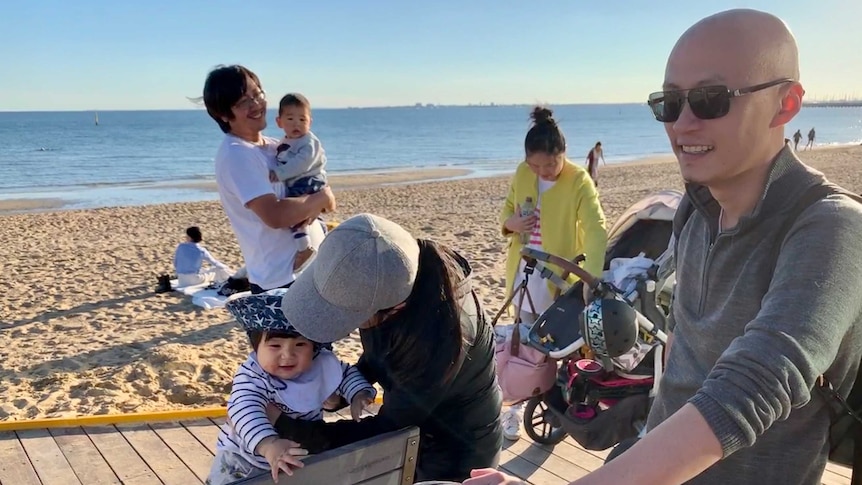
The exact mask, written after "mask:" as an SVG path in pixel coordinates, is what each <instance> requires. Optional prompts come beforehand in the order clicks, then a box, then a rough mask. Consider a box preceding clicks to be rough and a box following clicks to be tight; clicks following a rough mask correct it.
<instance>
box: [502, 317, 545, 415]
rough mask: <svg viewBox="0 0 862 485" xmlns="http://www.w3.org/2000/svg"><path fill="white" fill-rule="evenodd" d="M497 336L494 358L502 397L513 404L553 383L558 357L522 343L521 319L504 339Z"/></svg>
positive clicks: (538, 392) (537, 393)
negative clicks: (556, 358)
mask: <svg viewBox="0 0 862 485" xmlns="http://www.w3.org/2000/svg"><path fill="white" fill-rule="evenodd" d="M500 340H501V339H499V338H498V339H497V342H496V349H495V358H496V367H497V382H498V383H499V385H500V389H501V390H502V391H503V401H504V403H507V404H514V403H518V402H521V401H525V400H527V399H529V398H531V397H533V396H536V395H539V394H542V393H543V392H545V391H547V390H548V389H550V388H551V386H553V385H554V382H555V381H556V378H557V361H556V360H554V359H551V358H550V357H548V356H547V355H545V354H543V353H542V352H540V351H538V350H536V349H534V348H532V347H530V346H528V345H522V344H521V332H520V319H518V320H517V321H516V322H515V324H514V328H513V329H512V332H511V333H509V334H508V335H507V336H506V339H505V340H504V341H500Z"/></svg>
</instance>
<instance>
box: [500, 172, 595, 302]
mask: <svg viewBox="0 0 862 485" xmlns="http://www.w3.org/2000/svg"><path fill="white" fill-rule="evenodd" d="M538 192H539V179H538V176H537V175H536V174H535V173H533V171H532V170H530V167H529V166H528V165H527V164H526V162H521V164H520V165H518V168H517V169H516V170H515V175H514V177H512V181H511V184H510V185H509V195H508V196H507V197H506V203H505V204H504V205H503V210H502V211H501V212H500V227H501V229H502V233H503V235H504V236H508V237H509V243H508V245H509V246H508V253H507V260H506V296H507V297H508V296H509V295H510V294H511V293H512V290H513V289H514V288H512V286H513V285H514V281H515V273H516V272H517V271H518V265H519V262H520V259H521V256H520V251H521V248H523V247H524V245H523V244H521V240H520V238H518V237H517V234H514V233H512V232H511V231H509V230H508V229H506V227H505V223H506V220H507V219H508V218H509V217H511V216H512V214H514V213H515V209H516V204H523V203H524V201H525V200H526V198H527V197H532V198H533V200H534V201H537V200H538ZM540 205H541V209H542V210H541V218H542V222H541V223H542V250H543V251H545V252H548V253H551V254H553V255H555V256H560V257H562V258H565V259H568V260H572V259H574V258H575V257H576V256H578V255H579V254H584V255H585V256H586V258H587V259H586V261H584V262H583V263H581V264H582V267H583V268H584V269H585V270H587V271H588V272H589V273H590V274H592V275H595V276H600V275H601V273H602V269H603V268H604V265H605V250H606V249H607V244H608V234H607V229H606V227H605V214H604V212H603V211H602V206H601V204H600V203H599V196H598V193H597V192H596V188H595V185H593V181H592V179H591V178H590V176H589V174H588V173H587V171H586V170H584V169H583V168H581V167H580V166H578V165H575V164H574V163H572V162H571V161H569V160H566V162H565V164H564V165H563V171H562V172H561V173H560V176H559V178H558V179H557V182H556V183H555V184H554V186H553V187H551V188H550V189H548V190H546V191H545V193H544V194H542V200H541V201H540ZM546 265H547V267H548V268H549V269H550V270H552V271H553V272H554V273H556V274H557V275H559V276H562V270H561V269H560V267H559V266H557V265H551V264H546ZM577 280H578V278H577V277H576V276H574V275H570V276H569V278H568V281H569V282H570V283H575V282H576V281H577ZM547 284H548V291H550V292H551V293H553V292H554V290H556V289H557V288H556V287H555V286H554V285H553V284H552V283H551V282H550V281H548V282H547Z"/></svg>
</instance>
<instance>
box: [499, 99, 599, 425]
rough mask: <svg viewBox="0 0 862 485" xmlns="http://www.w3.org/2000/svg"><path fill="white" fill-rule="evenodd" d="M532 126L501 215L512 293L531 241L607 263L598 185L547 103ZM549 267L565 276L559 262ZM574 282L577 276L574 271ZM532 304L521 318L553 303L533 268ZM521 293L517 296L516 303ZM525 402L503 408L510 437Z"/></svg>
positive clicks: (594, 264) (588, 265) (589, 264)
mask: <svg viewBox="0 0 862 485" xmlns="http://www.w3.org/2000/svg"><path fill="white" fill-rule="evenodd" d="M531 118H532V119H533V126H532V127H531V128H530V131H528V132H527V136H526V138H525V140H524V149H525V152H526V160H525V161H524V162H522V163H521V164H520V165H518V168H517V169H516V171H515V176H514V177H513V178H512V181H511V185H510V186H509V194H508V196H507V197H506V203H505V205H504V206H503V210H502V211H501V214H500V224H501V226H502V232H503V235H504V236H508V237H509V243H508V244H509V248H508V254H507V261H506V291H507V296H508V295H509V294H511V292H512V291H513V290H514V289H515V288H516V287H517V286H518V285H520V284H521V283H522V282H523V280H524V260H523V258H521V256H520V251H521V248H523V247H524V243H523V242H522V241H521V235H522V234H523V235H524V236H523V237H524V238H528V241H527V243H526V245H527V246H529V247H534V248H537V249H541V250H542V251H546V252H549V253H552V254H554V255H557V256H560V257H563V258H565V259H569V260H572V259H574V258H575V257H576V256H578V255H579V254H584V255H585V256H586V261H585V262H584V263H583V267H584V269H586V270H587V271H589V272H590V273H591V274H594V275H600V274H601V272H602V269H603V268H604V263H605V261H604V259H605V249H606V248H607V241H608V238H607V229H606V228H605V216H604V212H603V211H602V207H601V204H600V203H599V197H598V194H597V192H596V188H595V186H594V185H593V181H592V179H591V178H590V175H589V174H588V173H587V172H586V170H584V169H583V168H582V167H580V166H578V165H575V164H574V163H572V162H570V161H569V160H568V159H567V158H566V139H565V137H564V136H563V133H562V132H561V131H560V128H559V126H558V125H557V123H556V121H555V120H554V118H553V112H552V111H551V110H550V109H548V108H543V107H536V108H535V109H533V112H532V114H531ZM528 197H529V198H530V199H531V200H532V201H533V205H534V206H535V209H534V211H532V212H529V213H527V214H524V215H521V212H522V211H521V208H522V206H524V205H525V201H526V200H527V198H528ZM548 267H549V269H551V270H552V271H554V272H555V273H557V274H558V275H562V270H561V269H560V268H559V267H557V266H554V265H549V266H548ZM569 281H570V282H572V283H574V282H575V281H576V278H575V277H574V276H573V275H571V276H569ZM527 288H528V290H529V293H530V296H531V298H532V301H533V308H532V309H531V308H530V307H529V304H528V301H527V300H526V299H524V303H523V305H524V308H517V306H516V308H515V311H516V312H519V314H520V316H521V320H522V321H523V322H524V323H526V324H530V323H532V322H533V321H534V320H535V318H536V317H537V316H538V315H540V314H541V313H543V312H544V311H545V310H546V309H547V308H548V307H549V306H550V305H551V304H552V303H553V296H552V295H553V291H554V290H555V289H556V288H555V287H554V286H553V285H552V284H551V283H550V282H548V281H547V280H544V279H542V278H541V277H539V275H538V274H537V273H534V274H533V276H531V277H530V279H529V281H528V286H527ZM517 300H518V298H516V299H515V304H516V305H517ZM521 421H522V418H521V404H520V403H518V404H515V405H513V406H510V407H509V408H508V409H507V410H504V411H503V415H502V423H503V435H504V436H505V437H506V438H507V439H510V440H517V439H518V438H519V437H520V423H521Z"/></svg>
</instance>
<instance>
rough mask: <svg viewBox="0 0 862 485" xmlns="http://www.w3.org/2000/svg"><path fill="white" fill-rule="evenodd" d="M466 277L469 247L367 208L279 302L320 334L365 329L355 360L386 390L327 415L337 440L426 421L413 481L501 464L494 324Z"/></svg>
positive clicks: (325, 426)
mask: <svg viewBox="0 0 862 485" xmlns="http://www.w3.org/2000/svg"><path fill="white" fill-rule="evenodd" d="M470 274H471V269H470V265H469V264H468V262H467V261H466V260H465V259H464V258H462V257H461V256H459V255H457V254H456V253H454V252H453V251H451V250H449V249H447V248H445V247H443V246H441V245H439V244H437V243H435V242H433V241H430V240H424V239H416V238H414V237H413V236H411V235H410V234H409V233H408V232H407V231H406V230H405V229H404V228H402V227H401V226H399V225H398V224H396V223H394V222H392V221H389V220H387V219H384V218H382V217H378V216H374V215H370V214H360V215H357V216H354V217H352V218H350V219H348V220H346V221H344V222H343V223H341V224H340V225H339V226H337V227H336V228H335V229H334V230H333V231H332V232H330V233H329V234H328V235H327V237H326V238H325V239H324V241H323V243H322V244H321V246H320V249H319V253H318V256H317V258H316V259H315V261H314V262H313V263H312V264H311V265H310V266H309V267H308V268H307V269H306V270H305V271H304V272H303V273H302V274H301V275H300V276H299V277H298V278H297V280H296V282H295V283H294V284H293V286H292V287H291V288H290V290H288V291H287V293H285V296H284V300H283V302H282V311H283V312H284V314H285V316H286V317H287V319H288V320H289V321H290V322H291V324H293V325H294V327H295V328H296V329H297V330H298V331H299V332H300V333H301V334H303V335H304V336H305V337H307V338H309V339H311V340H313V341H317V342H333V341H336V340H339V339H342V338H344V337H347V336H348V335H349V334H350V333H351V332H352V331H354V330H356V329H359V335H360V338H361V340H362V347H363V354H362V356H361V357H360V359H359V362H358V363H357V367H358V368H359V370H360V371H361V372H362V374H363V375H364V376H365V378H366V379H368V381H370V382H372V383H374V382H377V383H378V384H380V386H381V387H382V388H383V390H384V395H383V405H382V406H381V408H380V410H379V412H378V413H377V414H376V415H375V416H371V417H367V418H364V419H362V420H360V421H351V420H342V421H336V422H331V423H321V425H320V433H324V434H326V435H327V437H328V438H329V440H330V441H331V443H332V444H333V445H334V446H342V445H345V444H348V443H351V442H354V441H358V440H361V439H365V438H369V437H371V436H375V435H378V434H381V433H385V432H388V431H394V430H397V429H401V428H404V427H407V426H418V427H419V428H420V432H421V434H420V441H419V446H420V449H419V458H418V462H417V471H416V479H417V480H457V481H461V480H464V479H466V478H469V476H470V470H471V469H475V468H484V467H496V466H497V463H498V460H499V453H500V448H501V446H502V442H503V436H502V428H501V426H500V420H499V416H500V407H501V396H500V390H499V387H498V386H497V381H496V377H495V372H494V341H493V339H494V332H493V329H492V328H491V327H490V325H489V324H488V322H487V321H486V319H485V314H484V311H483V310H482V306H481V304H480V302H479V299H478V297H477V296H476V294H475V292H474V291H473V289H472V288H471V285H470ZM275 425H276V429H277V430H279V432H280V433H281V432H287V431H288V430H289V429H290V427H291V426H292V421H291V419H290V418H288V417H287V416H286V415H283V414H282V415H280V416H279V417H278V419H277V421H276V422H275Z"/></svg>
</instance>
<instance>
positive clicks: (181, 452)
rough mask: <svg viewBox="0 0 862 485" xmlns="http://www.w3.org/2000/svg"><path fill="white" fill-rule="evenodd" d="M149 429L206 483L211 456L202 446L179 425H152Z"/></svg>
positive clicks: (210, 465)
mask: <svg viewBox="0 0 862 485" xmlns="http://www.w3.org/2000/svg"><path fill="white" fill-rule="evenodd" d="M150 428H151V429H152V430H153V431H155V432H156V434H157V435H158V436H159V438H161V439H162V441H164V442H165V444H166V445H168V448H170V449H171V450H172V451H173V452H174V454H175V455H177V456H178V457H179V458H180V460H182V462H183V463H185V465H186V466H187V467H188V468H189V470H191V471H192V473H194V474H195V476H197V477H198V479H199V480H200V481H201V482H205V481H206V479H207V477H208V476H209V473H210V468H211V467H212V461H213V454H212V453H210V451H209V450H208V449H207V448H206V447H205V446H204V445H202V444H201V443H200V442H198V440H197V439H196V438H195V437H194V436H193V435H192V434H191V433H189V432H188V430H186V428H184V427H183V426H182V425H180V424H179V423H152V424H150Z"/></svg>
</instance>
